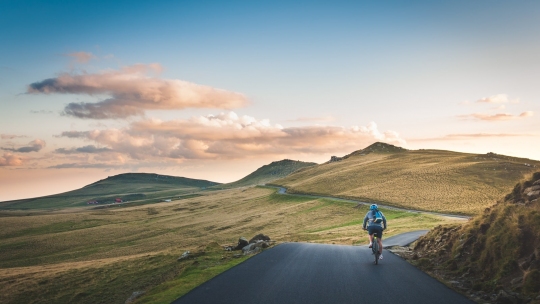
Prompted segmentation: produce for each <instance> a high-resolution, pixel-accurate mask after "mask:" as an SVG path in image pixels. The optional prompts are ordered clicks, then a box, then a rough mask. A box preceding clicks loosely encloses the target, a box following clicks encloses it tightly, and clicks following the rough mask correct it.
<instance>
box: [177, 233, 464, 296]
mask: <svg viewBox="0 0 540 304" xmlns="http://www.w3.org/2000/svg"><path fill="white" fill-rule="evenodd" d="M391 239H392V238H389V239H388V240H386V241H385V242H386V243H391V242H392V240H391ZM386 245H387V244H385V246H386ZM383 255H384V259H383V260H382V261H381V263H379V265H374V264H373V257H372V254H371V249H369V248H367V246H344V245H327V244H309V243H285V244H281V245H278V246H276V247H274V248H271V249H268V250H265V251H264V252H262V253H260V254H258V255H256V256H254V257H252V258H250V259H249V260H247V261H245V262H243V263H242V264H240V265H238V266H236V267H233V268H231V269H229V270H228V271H226V272H224V273H222V274H220V275H218V276H217V277H215V278H213V279H212V280H210V281H208V282H206V283H204V284H202V285H201V286H199V287H197V288H195V289H193V290H192V291H191V292H189V293H187V294H186V295H184V296H183V297H181V298H179V299H177V300H176V301H174V302H173V303H174V304H185V303H201V304H204V303H209V304H210V303H212V304H214V303H224V304H227V303H260V304H278V303H280V304H282V303H306V304H307V303H309V304H322V303H370V304H374V303H399V304H408V303H410V304H422V303H426V304H427V303H429V304H432V303H440V304H459V303H474V302H472V301H470V300H468V299H467V298H465V297H464V296H463V295H461V294H458V293H456V292H454V291H452V290H451V289H449V288H448V287H446V286H445V285H444V284H442V283H440V282H439V281H437V280H435V279H433V278H432V277H430V276H428V275H427V274H425V273H423V272H422V271H420V270H418V269H417V268H415V267H414V266H412V265H410V264H409V263H407V262H406V261H404V260H403V259H401V258H400V257H398V256H396V255H394V254H392V253H390V252H388V251H384V254H383Z"/></svg>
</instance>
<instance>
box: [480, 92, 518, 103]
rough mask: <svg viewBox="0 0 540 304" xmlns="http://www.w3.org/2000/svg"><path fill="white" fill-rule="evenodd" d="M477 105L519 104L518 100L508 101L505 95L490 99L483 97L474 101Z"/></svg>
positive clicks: (494, 96)
mask: <svg viewBox="0 0 540 304" xmlns="http://www.w3.org/2000/svg"><path fill="white" fill-rule="evenodd" d="M476 102H477V103H496V104H502V103H519V99H514V100H510V99H509V98H508V95H506V94H497V95H493V96H490V97H483V98H481V99H478V100H477V101H476Z"/></svg>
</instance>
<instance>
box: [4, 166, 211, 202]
mask: <svg viewBox="0 0 540 304" xmlns="http://www.w3.org/2000/svg"><path fill="white" fill-rule="evenodd" d="M214 185H218V183H215V182H211V181H207V180H199V179H191V178H185V177H177V176H167V175H158V174H154V173H125V174H119V175H115V176H109V177H108V178H106V179H103V180H100V181H97V182H95V183H92V184H90V185H87V186H84V187H82V188H80V189H77V190H73V191H68V192H64V193H59V194H54V195H48V196H43V197H36V198H29V199H22V200H14V201H6V202H0V209H48V208H64V207H80V206H86V205H87V204H86V203H87V201H89V200H96V201H99V202H113V201H114V200H115V198H121V199H122V200H124V201H126V200H129V201H131V200H138V199H144V198H149V197H152V196H156V195H159V194H168V192H171V191H172V192H171V194H172V193H173V192H175V193H176V192H180V193H181V192H186V191H193V190H199V189H201V188H206V187H211V186H214Z"/></svg>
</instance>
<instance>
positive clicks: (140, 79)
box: [27, 64, 248, 119]
mask: <svg viewBox="0 0 540 304" xmlns="http://www.w3.org/2000/svg"><path fill="white" fill-rule="evenodd" d="M161 70H162V67H161V65H159V64H137V65H133V66H128V67H124V68H123V69H121V70H108V71H104V72H101V73H97V74H72V73H64V74H61V75H60V76H58V77H57V78H49V79H45V80H43V81H39V82H35V83H32V84H30V85H29V86H28V89H27V92H28V93H31V94H52V93H57V94H86V95H101V94H104V95H109V96H110V98H107V99H105V100H102V101H100V102H96V103H89V102H80V103H70V104H68V105H67V106H66V107H65V109H64V114H65V115H68V116H73V117H78V118H91V119H108V118H127V117H130V116H136V115H143V114H144V112H145V111H146V110H158V109H161V110H167V109H185V108H217V109H233V108H238V107H242V106H245V105H246V104H247V103H248V101H247V98H246V97H245V96H244V95H242V94H239V93H235V92H229V91H225V90H221V89H216V88H212V87H209V86H203V85H198V84H194V83H190V82H187V81H182V80H176V79H162V78H159V77H157V76H155V75H154V76H152V75H153V74H156V73H159V72H161Z"/></svg>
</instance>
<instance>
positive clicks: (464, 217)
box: [266, 186, 471, 220]
mask: <svg viewBox="0 0 540 304" xmlns="http://www.w3.org/2000/svg"><path fill="white" fill-rule="evenodd" d="M266 187H270V188H276V189H278V194H284V195H292V196H304V197H313V198H329V199H333V200H338V201H342V202H349V203H357V204H363V205H368V206H369V205H371V204H372V203H366V202H362V201H357V200H352V199H346V198H339V197H333V196H325V195H312V194H294V193H287V189H286V188H283V187H274V186H266ZM377 205H378V206H379V207H380V208H384V209H390V210H396V211H406V212H414V213H427V214H433V215H439V216H445V217H451V218H455V219H461V220H468V219H470V218H471V217H470V216H466V215H457V214H448V213H438V212H431V211H420V210H412V209H405V208H399V207H392V206H386V205H381V204H377Z"/></svg>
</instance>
